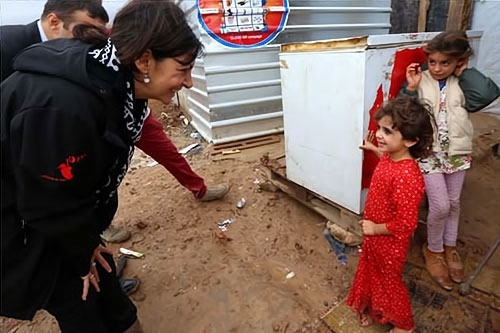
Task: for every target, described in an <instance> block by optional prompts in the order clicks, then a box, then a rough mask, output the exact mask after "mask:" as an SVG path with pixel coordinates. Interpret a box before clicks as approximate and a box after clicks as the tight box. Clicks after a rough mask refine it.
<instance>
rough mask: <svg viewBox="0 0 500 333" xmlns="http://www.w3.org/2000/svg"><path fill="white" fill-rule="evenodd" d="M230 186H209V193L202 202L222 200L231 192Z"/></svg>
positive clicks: (207, 192) (202, 198)
mask: <svg viewBox="0 0 500 333" xmlns="http://www.w3.org/2000/svg"><path fill="white" fill-rule="evenodd" d="M229 189H230V186H229V185H227V184H218V185H209V186H207V191H206V192H205V195H204V196H203V197H201V199H200V201H213V200H218V199H222V198H223V197H224V196H225V195H226V194H227V192H229Z"/></svg>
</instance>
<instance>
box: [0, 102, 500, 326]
mask: <svg viewBox="0 0 500 333" xmlns="http://www.w3.org/2000/svg"><path fill="white" fill-rule="evenodd" d="M167 110H168V111H169V112H170V111H172V110H170V109H167V108H166V107H164V106H159V105H156V107H155V115H157V116H158V117H160V119H162V120H163V121H164V124H165V128H166V131H167V133H168V135H169V136H170V137H171V138H172V140H173V141H174V143H176V145H177V146H178V147H179V148H182V147H185V146H187V145H188V144H190V143H193V142H195V141H196V140H194V139H192V138H191V137H190V136H189V134H190V130H189V128H188V129H186V128H184V127H183V126H182V125H181V124H180V121H179V115H180V114H179V113H177V112H175V111H174V112H173V114H172V113H169V114H162V112H166V111H167ZM473 120H474V124H475V128H476V136H477V140H476V147H477V149H476V152H475V162H474V165H473V168H472V169H471V170H470V171H469V172H468V175H467V179H466V184H465V188H464V192H463V196H462V222H461V230H460V237H462V236H467V237H473V238H475V239H479V240H481V244H483V247H482V249H480V251H481V252H485V251H486V250H487V246H488V245H489V244H491V243H492V242H493V240H494V238H495V237H496V235H498V234H500V223H498V222H499V221H498V219H499V216H500V205H499V203H500V199H499V198H500V159H498V158H495V157H493V155H492V151H491V149H490V148H489V147H490V146H491V144H493V143H494V142H498V141H500V119H498V118H494V117H492V116H488V115H474V117H473ZM202 146H203V147H204V149H203V150H202V151H198V152H197V153H194V154H189V155H188V157H187V158H188V160H189V161H190V163H191V165H192V167H193V169H195V170H196V171H197V172H198V173H199V174H200V175H201V176H203V177H204V178H205V180H206V183H207V184H215V183H220V182H227V183H230V184H231V185H232V188H231V191H230V192H229V193H228V195H227V196H226V197H225V198H224V199H223V200H221V201H216V202H211V203H202V202H197V201H195V200H194V199H193V197H192V195H191V193H190V192H188V191H187V190H185V189H184V188H183V187H182V186H180V185H179V184H178V183H177V182H176V181H175V179H173V178H172V177H171V176H170V174H169V173H168V172H167V171H165V170H164V169H163V167H162V166H160V165H156V166H150V164H148V163H149V162H150V161H151V160H149V159H148V158H146V157H145V155H143V154H142V153H141V152H138V153H137V154H136V155H137V156H136V159H135V160H134V164H133V166H132V168H131V171H130V172H129V174H128V176H127V178H126V179H125V180H124V184H123V185H122V186H121V189H120V208H119V212H118V214H117V216H116V219H115V222H114V224H115V225H117V226H121V227H125V228H128V229H129V230H131V231H132V238H131V240H129V241H127V242H126V243H124V244H121V246H122V247H125V248H128V249H133V250H136V251H140V252H142V253H144V254H145V257H144V258H143V259H131V260H129V262H128V266H127V268H126V270H125V272H124V276H125V277H139V278H140V279H141V281H142V283H141V286H140V288H139V290H138V291H137V292H136V293H135V294H133V295H132V299H133V300H134V302H135V303H136V305H137V307H138V309H139V318H140V320H141V322H142V324H143V327H144V330H145V332H148V333H149V332H154V333H156V332H181V333H184V332H186V333H188V332H194V333H198V332H217V333H225V332H312V331H314V329H313V328H312V327H313V326H315V322H316V321H317V318H318V316H319V315H320V313H322V312H323V311H325V310H326V309H327V308H328V307H330V306H332V305H333V304H336V303H338V302H339V301H341V300H342V299H343V298H344V297H345V296H346V294H347V292H348V290H349V286H350V283H351V281H352V278H353V273H354V270H355V267H356V262H357V260H356V257H355V256H349V262H348V265H346V266H342V265H340V264H339V263H338V261H337V259H336V257H335V255H334V254H333V253H332V252H331V250H330V249H329V245H328V243H327V242H326V241H325V239H324V238H323V236H322V231H323V229H324V222H325V219H324V218H322V217H321V216H319V215H317V214H315V213H313V212H311V211H310V210H309V209H307V208H305V207H303V206H302V205H300V204H299V203H297V202H295V201H294V200H293V199H292V198H291V197H289V196H288V195H287V194H285V193H282V192H275V193H274V192H267V191H261V190H260V189H259V182H262V181H264V178H263V176H262V172H261V166H260V163H259V155H260V154H261V153H263V152H265V149H266V148H265V147H261V148H259V149H258V150H256V151H254V152H252V151H242V153H240V154H237V155H232V156H230V157H229V158H228V159H224V160H218V161H215V160H213V158H211V156H210V154H209V151H208V148H207V146H206V144H205V143H202ZM241 198H245V199H246V202H247V203H246V206H245V207H244V208H243V209H241V210H239V209H237V208H236V203H237V201H238V200H239V199H241ZM231 217H232V218H235V221H234V222H233V223H232V224H231V225H230V226H229V230H228V231H227V233H226V234H227V236H228V237H229V239H224V240H220V239H217V238H216V237H215V233H216V232H217V231H218V229H217V222H220V221H222V220H225V219H227V218H231ZM119 247H120V245H113V246H111V248H112V249H113V250H115V251H116V252H118V248H119ZM498 257H499V255H497V256H496V258H495V259H498ZM493 262H494V263H496V264H498V266H496V268H498V269H500V260H494V261H493ZM290 272H293V273H294V276H293V277H292V278H289V279H287V275H288V274H289V273H290ZM0 331H1V332H9V333H14V332H17V333H26V332H59V330H58V328H57V324H56V323H55V321H54V320H53V319H52V318H51V317H50V316H49V315H47V314H46V313H44V312H41V313H39V314H38V315H37V316H36V317H35V319H34V320H33V321H32V322H17V321H14V320H10V319H3V320H1V321H0Z"/></svg>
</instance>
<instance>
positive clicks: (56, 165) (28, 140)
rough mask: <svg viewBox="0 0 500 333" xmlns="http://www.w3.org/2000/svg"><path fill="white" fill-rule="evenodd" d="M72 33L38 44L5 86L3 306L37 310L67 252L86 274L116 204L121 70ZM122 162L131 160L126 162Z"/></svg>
mask: <svg viewBox="0 0 500 333" xmlns="http://www.w3.org/2000/svg"><path fill="white" fill-rule="evenodd" d="M88 51H89V46H88V45H86V44H83V43H81V42H78V41H75V40H70V39H57V40H53V41H49V42H45V43H39V44H36V45H33V46H31V47H29V48H27V49H25V51H23V52H22V53H21V54H20V55H18V57H17V58H16V61H15V63H14V69H15V70H17V72H15V73H14V74H12V75H10V76H9V77H8V78H7V79H6V80H5V81H4V82H3V83H2V85H1V86H0V90H1V100H0V106H1V122H0V139H1V147H2V148H1V149H2V159H1V168H2V169H1V181H2V197H1V214H2V216H1V228H2V230H1V253H0V254H1V283H2V285H1V306H0V315H2V316H8V317H14V318H20V319H31V318H32V317H33V315H34V313H35V311H36V310H38V309H40V308H42V307H43V306H44V305H45V302H46V301H47V299H48V297H49V296H50V293H51V291H52V289H53V287H54V286H53V283H54V282H55V280H56V277H57V274H58V272H59V269H60V267H61V263H62V262H63V261H66V262H68V263H70V264H71V265H72V267H73V268H74V271H73V273H74V274H77V275H78V276H84V275H86V274H88V272H89V268H90V258H91V256H92V252H93V250H94V249H95V248H96V246H97V245H98V244H99V242H100V237H99V235H100V233H101V232H102V231H103V230H104V229H105V228H106V227H107V226H108V225H109V224H110V222H111V219H112V217H113V215H114V214H115V212H116V208H117V199H116V195H115V196H113V197H112V199H111V200H103V198H102V193H101V190H102V189H103V188H105V186H104V184H106V183H109V182H110V181H113V180H111V179H110V177H109V170H110V169H112V168H113V166H116V164H117V163H119V161H124V160H127V158H128V155H129V150H130V147H131V146H132V142H131V141H130V139H127V137H126V134H125V130H124V126H125V125H124V121H123V117H122V114H123V101H124V100H125V93H126V92H125V87H124V82H125V81H124V78H123V77H122V76H121V74H120V73H116V72H115V73H111V72H110V71H104V70H103V69H102V68H101V67H102V66H98V64H93V63H91V62H89V58H88V57H87V53H88ZM125 167H126V165H125Z"/></svg>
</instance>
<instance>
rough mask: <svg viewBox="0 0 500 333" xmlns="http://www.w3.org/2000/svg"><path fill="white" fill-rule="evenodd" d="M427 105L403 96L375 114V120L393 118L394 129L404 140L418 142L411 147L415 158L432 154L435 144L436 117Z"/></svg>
mask: <svg viewBox="0 0 500 333" xmlns="http://www.w3.org/2000/svg"><path fill="white" fill-rule="evenodd" d="M430 110H431V108H430V106H429V105H427V104H422V103H421V102H420V101H419V100H418V99H417V98H415V97H407V96H401V97H397V98H395V99H393V100H392V101H390V102H388V103H386V104H385V105H384V106H382V107H381V108H380V109H379V110H378V111H377V112H376V113H375V120H377V121H379V120H380V119H382V118H383V117H384V116H388V117H391V119H392V123H393V128H394V129H397V130H398V131H399V132H400V133H401V135H402V137H403V139H405V140H409V141H416V142H417V143H416V144H414V145H413V146H411V147H410V149H409V150H410V154H411V156H412V157H413V158H424V157H428V156H430V155H431V154H432V143H433V142H434V128H435V127H436V126H435V120H434V116H433V115H432V114H431V112H430Z"/></svg>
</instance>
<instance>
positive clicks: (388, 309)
mask: <svg viewBox="0 0 500 333" xmlns="http://www.w3.org/2000/svg"><path fill="white" fill-rule="evenodd" d="M375 119H376V120H377V121H378V130H377V133H376V138H377V141H378V148H377V147H376V146H375V145H374V144H373V143H372V142H371V141H372V140H371V139H370V138H368V139H367V140H366V141H365V144H364V145H363V146H361V148H363V149H366V150H371V151H373V152H375V153H376V154H377V155H378V156H379V157H380V162H379V163H378V165H377V167H376V169H375V171H374V173H373V177H372V181H371V184H370V190H369V192H368V197H367V200H366V205H365V210H364V219H363V220H361V221H360V222H359V224H360V225H361V227H362V228H363V234H364V240H363V246H362V252H361V257H360V259H359V263H358V268H357V271H356V275H355V278H354V283H353V286H352V289H351V291H350V293H349V296H348V298H347V301H346V302H347V305H349V306H351V307H352V308H353V310H354V311H355V312H357V313H359V315H360V322H361V325H362V326H368V325H370V324H371V322H372V321H373V320H376V321H378V322H381V323H383V324H386V323H391V324H393V325H394V328H393V329H392V330H391V331H390V332H394V333H401V332H412V330H413V329H414V327H415V324H414V322H413V315H412V312H411V306H410V298H409V295H408V290H407V289H406V286H405V285H404V283H403V280H402V273H403V266H404V263H405V261H406V254H407V252H408V249H409V246H410V239H411V236H412V234H413V231H414V230H415V228H416V226H417V221H418V208H419V205H420V203H421V201H422V199H423V196H424V180H423V177H422V173H421V172H420V168H419V166H418V164H417V162H415V159H416V158H422V157H427V156H428V155H429V154H430V152H431V146H432V142H433V127H432V122H431V119H432V115H431V114H430V112H429V111H428V110H427V108H426V107H425V106H424V105H422V104H421V103H420V102H419V101H418V100H417V99H415V98H410V97H399V98H397V99H395V100H393V101H392V102H389V103H388V104H386V105H385V106H383V107H382V108H381V109H380V110H379V111H377V113H376V114H375Z"/></svg>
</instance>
